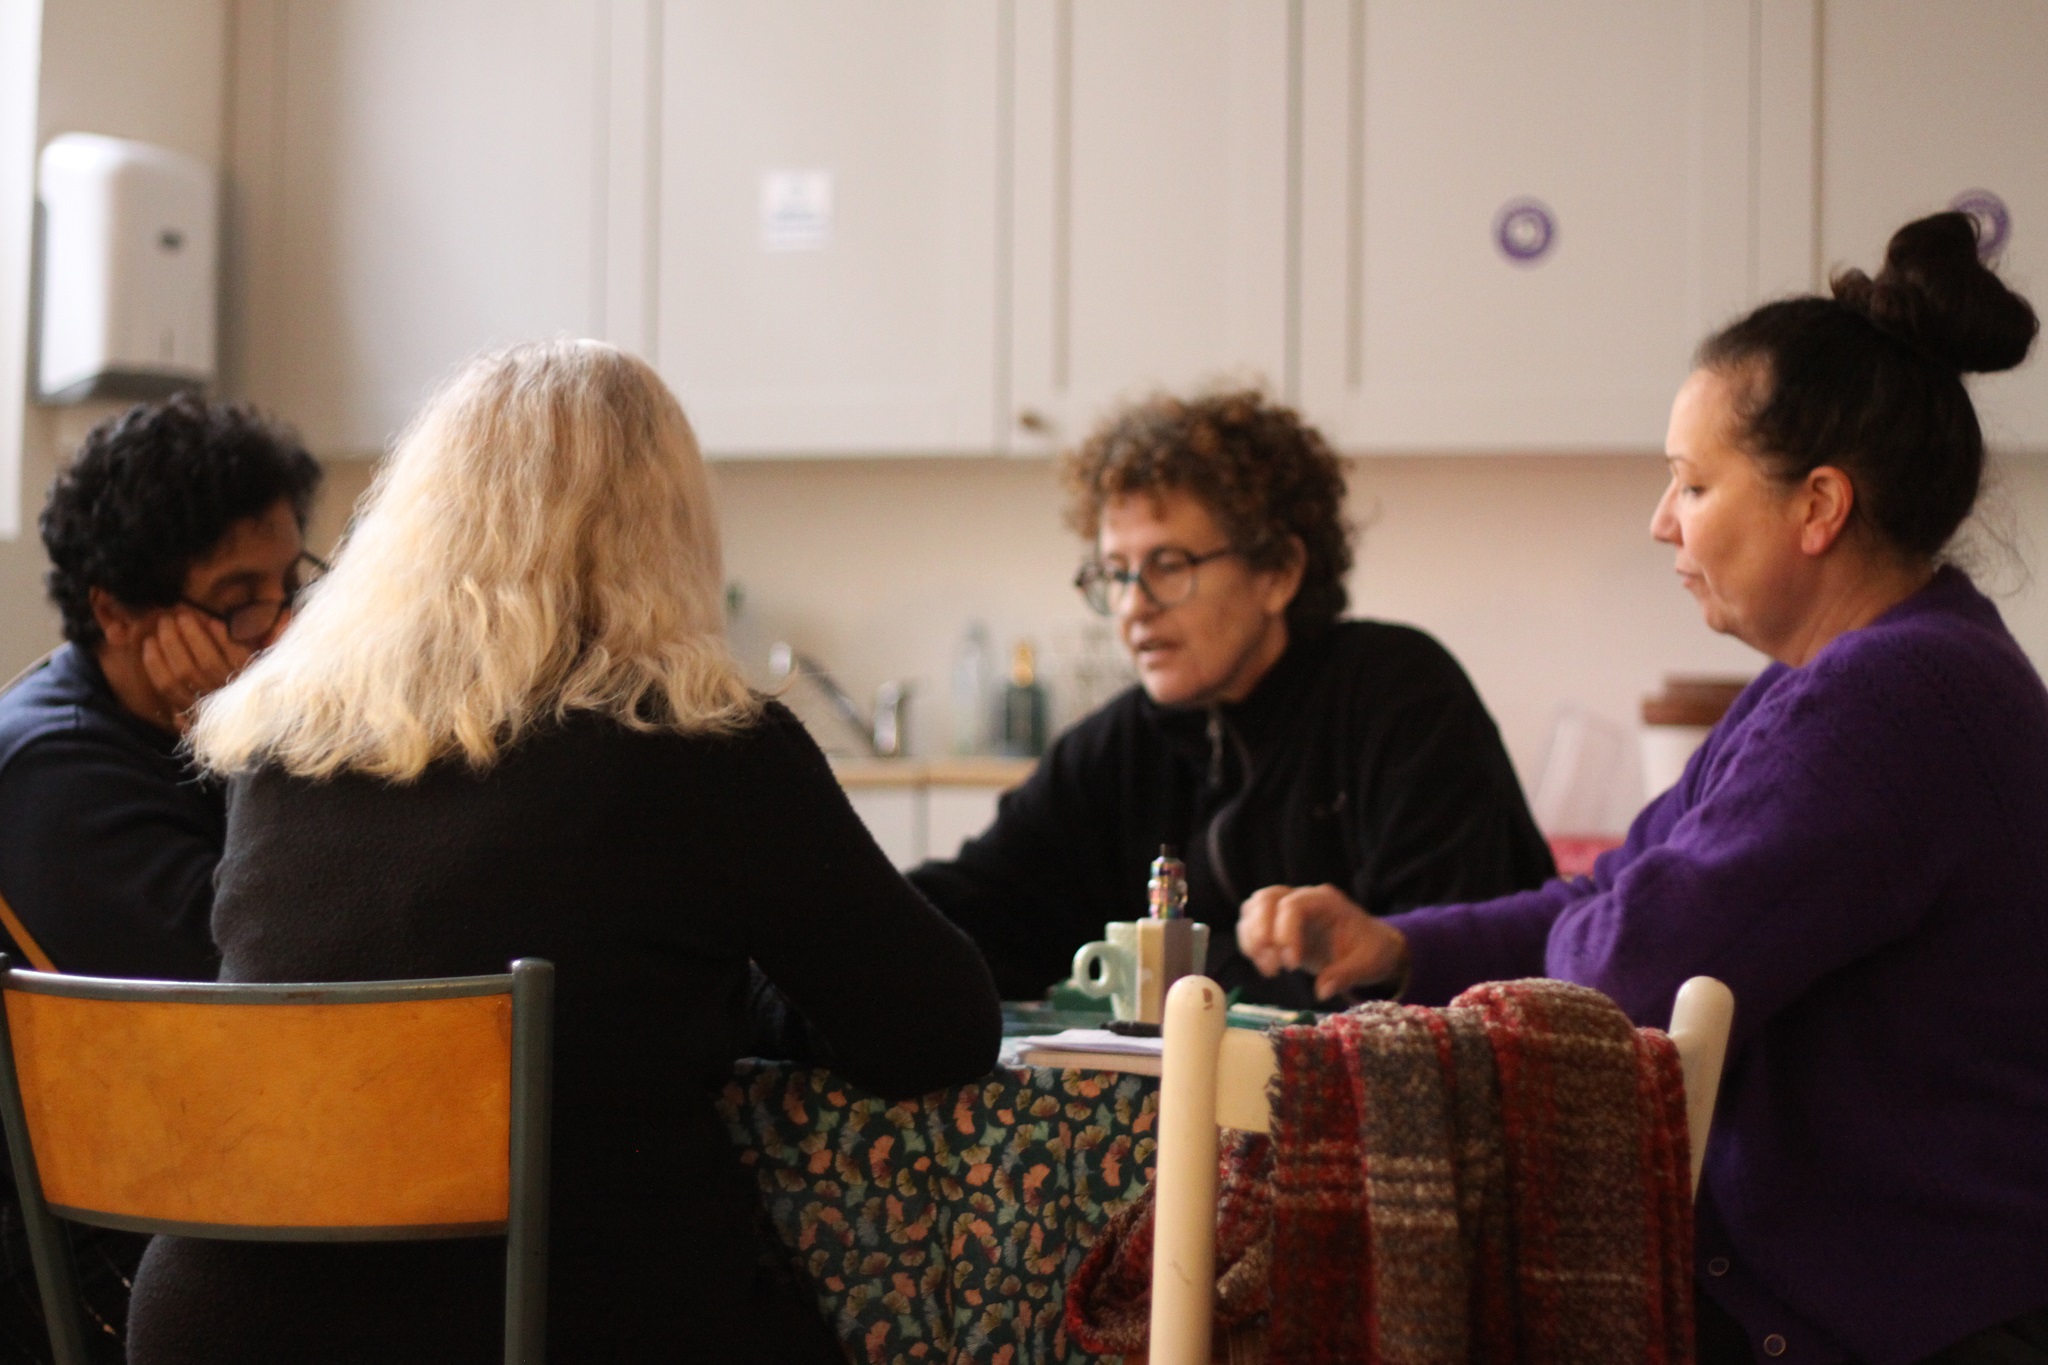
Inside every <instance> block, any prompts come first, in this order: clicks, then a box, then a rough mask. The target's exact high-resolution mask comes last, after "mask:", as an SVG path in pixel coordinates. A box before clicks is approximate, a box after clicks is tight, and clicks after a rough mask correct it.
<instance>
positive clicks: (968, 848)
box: [911, 392, 1551, 1007]
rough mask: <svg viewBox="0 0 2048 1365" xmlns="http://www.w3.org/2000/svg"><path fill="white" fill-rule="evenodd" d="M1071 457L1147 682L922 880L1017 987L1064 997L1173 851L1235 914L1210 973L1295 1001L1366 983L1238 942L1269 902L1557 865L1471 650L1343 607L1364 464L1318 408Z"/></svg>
mask: <svg viewBox="0 0 2048 1365" xmlns="http://www.w3.org/2000/svg"><path fill="white" fill-rule="evenodd" d="M1064 473H1065V477H1066V482H1067V488H1068V494H1069V501H1068V524H1069V525H1070V526H1072V528H1073V529H1074V531H1075V532H1076V533H1078V534H1079V535H1081V536H1083V537H1085V538H1086V539H1087V540H1089V541H1090V542H1092V545H1093V549H1092V552H1091V553H1090V555H1089V556H1088V558H1087V560H1086V561H1085V562H1084V563H1083V564H1082V566H1081V570H1080V573H1079V574H1078V575H1077V576H1076V578H1075V586H1076V587H1078V588H1079V589H1080V591H1081V594H1082V596H1083V597H1084V598H1086V599H1087V601H1088V603H1089V605H1090V606H1092V607H1093V608H1094V609H1095V610H1097V611H1098V612H1101V613H1103V614H1104V615H1107V616H1112V617H1114V618H1115V621H1116V624H1117V629H1118V631H1119V633H1120V635H1121V637H1122V639H1123V643H1124V645H1125V647H1126V648H1127V649H1128V650H1129V651H1130V654H1131V658H1132V660H1133V662H1134V663H1135V664H1136V666H1137V670H1138V680H1139V685H1138V686H1137V687H1134V688H1131V689H1130V690H1129V691H1127V692H1125V693H1124V694H1122V695H1121V696H1119V697H1117V698H1115V699H1113V700H1112V701H1110V702H1109V703H1108V704H1107V705H1106V706H1104V707H1103V708H1102V709H1101V710H1099V711H1097V712H1096V713H1095V714H1094V715H1091V716H1089V717H1087V718H1086V719H1084V720H1082V721H1081V722H1080V723H1079V724H1077V725H1076V726H1075V727H1074V728H1073V729H1072V730H1070V731H1069V732H1068V733H1067V734H1065V735H1063V736H1061V738H1060V740H1059V741H1058V742H1057V743H1056V744H1055V745H1054V746H1053V749H1052V751H1051V752H1050V753H1049V754H1047V755H1046V757H1045V759H1044V760H1043V761H1042V762H1040V764H1039V765H1038V768H1037V770H1036V771H1035V772H1034V773H1033V774H1032V775H1031V778H1030V779H1029V780H1028V781H1027V782H1026V783H1025V784H1024V785H1023V786H1022V787H1020V788H1019V789H1018V790H1017V791H1015V792H1013V793H1011V794H1010V795H1009V796H1007V797H1005V798H1004V800H1003V803H1002V806H1001V809H1000V811H999V813H998V814H997V817H996V822H995V824H994V825H992V826H991V827H990V828H989V829H988V830H987V831H986V832H985V833H984V834H982V835H981V836H980V837H979V838H976V839H973V840H970V841H969V842H968V843H967V844H966V845H965V846H964V847H963V848H962V849H961V850H960V854H959V856H958V857H957V858H955V859H953V860H951V861H949V862H930V863H926V864H925V865H924V866H922V867H920V868H918V869H917V870H916V871H914V872H913V873H912V874H911V880H912V881H913V882H914V883H915V884H916V885H917V886H918V888H919V889H920V890H922V891H923V892H924V893H925V895H926V896H927V897H929V898H930V899H931V900H932V902H933V903H934V904H936V905H938V906H939V908H940V909H942V910H944V911H945V912H946V913H947V914H948V915H949V916H951V917H952V918H953V920H954V921H955V922H956V923H958V924H960V925H961V926H962V927H963V928H965V929H966V930H967V931H968V933H970V934H972V935H973V936H974V938H975V941H976V942H977V943H978V944H979V945H980V946H981V950H982V952H983V954H984V956H986V957H987V958H988V960H989V963H990V965H991V966H992V967H993V968H994V969H995V973H996V979H997V983H998V985H999V986H1000V987H1001V988H1002V990H1003V993H1004V994H1005V995H1006V996H1008V997H1011V998H1022V997H1029V996H1036V995H1039V994H1042V993H1043V992H1044V991H1045V989H1046V988H1047V987H1048V986H1050V985H1051V984H1053V983H1054V982H1056V981H1058V980H1060V979H1061V978H1062V977H1064V976H1065V975H1066V974H1067V971H1068V967H1069V964H1070V962H1071V960H1072V958H1073V954H1074V950H1075V949H1076V948H1078V947H1080V946H1081V945H1082V944H1083V943H1086V942H1088V941H1089V940H1091V939H1094V938H1098V937H1099V936H1100V935H1101V933H1102V926H1103V925H1104V924H1105V923H1107V922H1109V921H1112V920H1129V919H1135V918H1138V917H1140V916H1141V915H1143V914H1144V912H1145V885H1146V876H1147V869H1148V867H1149V865H1150V863H1151V861H1152V859H1153V858H1154V857H1156V856H1157V854H1158V852H1159V848H1160V845H1161V844H1172V845H1175V846H1176V847H1178V848H1179V849H1180V850H1181V851H1182V856H1183V857H1184V859H1185V861H1186V863H1187V868H1188V889H1189V898H1188V900H1189V904H1188V911H1189V913H1190V914H1191V915H1192V916H1193V917H1194V918H1196V919H1197V920H1199V921H1201V922H1203V923H1206V924H1208V925H1210V926H1211V928H1212V933H1211V935H1210V944H1211V949H1210V958H1209V962H1208V964H1207V970H1208V973H1209V975H1211V976H1213V977H1215V978H1217V979H1218V980H1220V981H1222V982H1224V983H1225V984H1226V985H1229V986H1236V987H1241V988H1243V990H1244V992H1245V995H1246V997H1247V998H1249V999H1253V1000H1261V1001H1267V1002H1271V1003H1274V1004H1283V1005H1291V1006H1295V1007H1307V1006H1310V1005H1312V1004H1316V1003H1318V1002H1321V1003H1323V1004H1324V1005H1325V1006H1326V1007H1327V1006H1328V1005H1329V1004H1330V1002H1331V1000H1332V998H1333V997H1334V996H1338V995H1339V994H1340V993H1339V992H1336V991H1334V990H1332V989H1328V988H1326V983H1322V982H1319V981H1318V980H1317V979H1316V978H1315V976H1314V975H1313V974H1311V973H1307V972H1291V973H1285V974H1282V975H1280V976H1278V977H1274V978H1271V979H1268V978H1266V977H1263V976H1261V975H1260V974H1259V972H1258V971H1257V969H1256V968H1254V967H1253V966H1252V964H1251V962H1250V961H1249V960H1248V959H1246V958H1245V957H1244V956H1243V955H1242V954H1241V953H1240V952H1238V950H1237V947H1236V945H1235V943H1234V942H1233V940H1232V935H1231V930H1232V928H1233V927H1234V926H1235V925H1236V923H1237V919H1238V911H1239V907H1240V905H1241V904H1242V903H1243V902H1244V901H1245V899H1246V898H1247V897H1249V896H1252V895H1254V894H1255V893H1257V894H1262V895H1268V896H1271V895H1280V896H1283V897H1286V898H1288V902H1289V904H1291V905H1294V906H1297V907H1308V908H1312V907H1314V906H1316V905H1320V904H1323V903H1325V902H1330V901H1333V900H1334V901H1336V902H1341V903H1343V904H1346V905H1357V906H1370V907H1372V909H1373V910H1374V911H1375V912H1376V913H1381V914H1388V913H1397V912H1399V911H1402V910H1406V909H1409V908H1411V907H1413V906H1418V905H1427V904H1430V903H1432V902H1434V901H1439V900H1444V899H1449V898H1467V897H1475V896H1488V895H1499V894H1503V893H1505V892H1508V891H1514V890H1519V889H1522V888H1525V887H1530V886H1534V885H1536V884H1537V883H1538V882H1540V881H1541V880H1542V879H1543V878H1544V877H1546V876H1548V875H1549V874H1550V872H1551V861H1550V855H1549V852H1548V850H1547V849H1546V847H1545V846H1544V843H1543V839H1542V836H1541V835H1540V834H1539V833H1538V832H1537V830H1536V826H1535V823H1534V822H1533V821H1532V820H1531V819H1530V817H1529V811H1528V807H1527V806H1526V805H1525V804H1524V802H1523V800H1522V791H1521V788H1520V786H1519V785H1518V784H1517V782H1516V780H1515V774H1514V770H1513V769H1512V768H1511V767H1510V766H1509V763H1508V758H1507V754H1506V752H1505V750H1503V748H1502V747H1501V742H1500V736H1499V733H1498V732H1497V731H1496V730H1495V728H1494V724H1493V720H1492V718H1491V717H1490V716H1488V715H1487V713H1486V708H1485V707H1484V706H1483V705H1481V704H1480V701H1479V697H1478V695H1477V694H1476V693H1475V692H1474V691H1473V690H1472V685H1471V683H1470V682H1469V681H1468V680H1467V679H1466V677H1465V674H1464V672H1463V670H1462V669H1460V668H1459V667H1458V664H1457V661H1456V660H1454V659H1452V658H1451V656H1450V655H1449V653H1447V652H1446V651H1445V650H1444V648H1443V646H1442V645H1439V644H1438V643H1437V642H1436V641H1435V640H1433V639H1431V638H1430V637H1429V636H1427V635H1425V634H1423V633H1422V632H1420V631H1417V630H1414V629H1412V628H1410V627H1407V626H1398V625H1389V624H1386V623H1383V622H1377V621H1343V620H1340V619H1339V618H1340V617H1341V616H1342V615H1343V612H1344V608H1345V605H1346V602H1347V596H1346V593H1345V588H1344V576H1345V574H1346V573H1347V572H1348V571H1349V570H1350V568H1351V539H1352V533H1351V528H1350V526H1349V525H1348V524H1347V523H1346V521H1345V519H1344V511H1343V508H1344V472H1343V468H1342V466H1341V465H1340V464H1339V463H1338V461H1337V458H1336V457H1335V456H1334V455H1333V454H1332V453H1331V451H1330V449H1329V447H1328V446H1327V445H1326V444H1325V443H1324V441H1323V438H1322V437H1321V435H1319V434H1318V433H1317V432H1316V430H1315V429H1314V428H1313V427H1311V426H1309V425H1308V424H1307V423H1305V422H1303V421H1302V419H1301V417H1300V415H1299V414H1297V413H1295V412H1294V411H1292V410H1291V409H1289V408H1286V407H1282V406H1280V405H1278V404H1274V403H1270V402H1268V401H1266V400H1265V399H1264V398H1263V397H1261V396H1260V395H1259V394H1257V393H1253V392H1222V393H1216V394H1211V395H1207V396H1203V397H1199V398H1193V399H1179V398H1172V397H1165V396H1161V397H1156V398H1152V399H1149V400H1147V401H1145V402H1142V403H1139V404H1136V405H1135V406H1133V407H1131V408H1128V409H1126V410H1125V411H1123V412H1121V413H1118V414H1116V415H1115V416H1113V417H1111V418H1110V419H1109V420H1108V421H1107V422H1105V423H1104V424H1103V425H1102V426H1101V428H1099V429H1098V430H1097V431H1096V432H1095V433H1094V434H1093V435H1092V436H1090V437H1089V438H1088V440H1087V441H1085V442H1084V443H1083V444H1082V445H1081V447H1080V448H1079V449H1078V450H1076V451H1074V452H1072V453H1071V454H1070V455H1069V456H1068V457H1067V459H1066V461H1065V468H1064ZM1340 1003H1341V1001H1340Z"/></svg>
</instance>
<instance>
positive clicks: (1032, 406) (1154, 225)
mask: <svg viewBox="0 0 2048 1365" xmlns="http://www.w3.org/2000/svg"><path fill="white" fill-rule="evenodd" d="M1011 12H1012V14H1013V16H1014V31H1013V33H1012V35H1011V41H1010V51H1011V71H1012V73H1013V74H1012V76H1011V80H1012V83H1013V88H1014V110H1015V113H1014V120H1013V124H1014V152H1013V159H1012V170H1013V176H1014V182H1013V183H1014V186H1015V189H1014V195H1013V218H1012V227H1011V242H1012V263H1013V270H1012V276H1011V297H1010V307H1011V327H1010V347H1011V350H1010V369H1009V373H1010V394H1009V403H1008V407H1009V409H1010V413H1011V422H1012V426H1011V431H1010V438H1011V439H1010V445H1011V448H1013V449H1017V450H1022V451H1032V450H1043V449H1047V448H1049V447H1051V446H1052V445H1054V444H1056V443H1062V442H1070V441H1073V440H1075V439H1078V438H1079V437H1080V436H1081V435H1083V434H1084V433H1085V431H1086V429H1087V427H1088V425H1089V424H1091V423H1092V422H1094V421H1095V420H1096V419H1097V418H1098V417H1099V416H1100V415H1101V414H1102V412H1103V411H1104V410H1105V408H1107V407H1108V406H1109V405H1110V404H1111V403H1112V402H1114V401H1116V400H1118V399H1120V398H1123V397H1126V396H1130V395H1134V394H1142V393H1144V392H1146V391H1148V390H1152V389H1156V388H1169V389H1174V390H1183V389H1187V388H1189V387H1192V386H1195V385H1199V384H1203V383H1207V382H1210V381H1214V380H1218V379H1236V380H1257V381H1263V382H1265V383H1266V384H1268V385H1270V386H1271V387H1273V388H1274V389H1275V390H1276V391H1285V390H1286V388H1287V386H1288V384H1289V382H1290V378H1289V375H1288V372H1287V366H1288V344H1287V335H1288V305H1287V298H1288V287H1289V279H1288V267H1289V261H1290V257H1289V254H1288V232H1287V222H1288V208H1289V174H1288V169H1289V167H1288V145H1289V144H1288V116H1289V99H1288V53H1289V50H1290V49H1289V38H1290V21H1289V15H1290V8H1289V7H1288V6H1286V5H1282V4H1278V3H1273V0H1016V3H1015V5H1014V8H1013V9H1012V11H1011Z"/></svg>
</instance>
